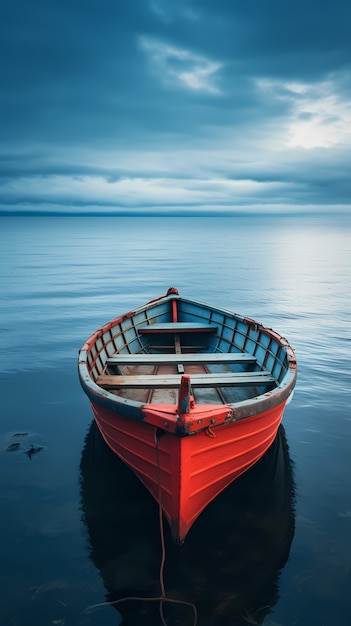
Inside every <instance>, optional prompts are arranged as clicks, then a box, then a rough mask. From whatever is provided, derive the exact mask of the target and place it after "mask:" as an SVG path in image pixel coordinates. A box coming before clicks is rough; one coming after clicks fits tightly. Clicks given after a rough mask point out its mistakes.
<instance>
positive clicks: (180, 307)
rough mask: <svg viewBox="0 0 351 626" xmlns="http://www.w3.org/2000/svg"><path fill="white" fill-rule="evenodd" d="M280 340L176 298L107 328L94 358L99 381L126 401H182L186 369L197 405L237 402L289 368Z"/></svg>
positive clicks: (94, 347) (223, 313)
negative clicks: (182, 384) (179, 393)
mask: <svg viewBox="0 0 351 626" xmlns="http://www.w3.org/2000/svg"><path fill="white" fill-rule="evenodd" d="M280 339H281V338H280V337H279V336H278V335H276V334H275V333H273V332H272V331H270V330H268V329H265V328H264V327H262V326H261V325H260V324H257V323H256V322H254V321H253V320H250V319H247V318H243V317H241V316H239V315H235V314H233V313H230V312H227V311H224V310H218V309H215V308H211V307H209V306H207V305H204V304H201V303H194V302H193V301H188V300H185V299H183V298H180V297H177V298H172V299H167V300H165V299H163V300H161V301H160V302H157V301H156V302H155V303H151V304H149V305H145V306H144V307H141V308H140V309H138V310H137V311H135V312H134V313H131V314H128V315H126V316H124V317H122V318H118V319H116V320H114V321H112V322H110V323H109V324H107V325H106V326H104V327H103V328H102V329H101V330H100V331H98V333H96V337H95V341H94V343H93V344H92V345H91V347H90V350H89V351H88V354H87V362H88V369H89V370H90V375H91V377H92V378H93V380H94V382H96V383H97V384H98V385H99V386H100V387H102V388H104V389H106V390H108V391H109V392H110V393H113V394H115V395H117V396H119V397H121V398H125V399H129V400H132V401H136V402H141V403H156V404H163V403H165V404H169V403H170V404H173V403H177V401H178V392H179V386H180V382H181V378H182V375H184V374H186V375H189V376H190V380H191V393H192V395H193V398H194V401H195V403H197V404H220V403H223V404H230V403H234V402H240V401H243V400H247V399H249V398H253V397H256V396H258V395H261V394H264V393H267V392H269V391H271V390H272V389H274V388H275V387H277V385H279V383H280V381H281V380H282V378H283V377H284V375H285V373H286V371H287V368H288V359H287V352H286V349H285V346H284V345H283V344H282V342H281V340H280Z"/></svg>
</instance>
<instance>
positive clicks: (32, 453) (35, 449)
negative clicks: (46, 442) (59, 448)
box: [25, 445, 43, 459]
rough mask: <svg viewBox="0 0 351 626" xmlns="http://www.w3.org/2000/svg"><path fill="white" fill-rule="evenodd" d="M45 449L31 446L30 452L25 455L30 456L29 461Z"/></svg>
mask: <svg viewBox="0 0 351 626" xmlns="http://www.w3.org/2000/svg"><path fill="white" fill-rule="evenodd" d="M42 449H43V446H33V445H32V446H31V447H30V448H29V450H27V451H26V452H25V454H26V455H27V456H28V458H29V459H32V456H34V455H35V454H38V452H40V450H42Z"/></svg>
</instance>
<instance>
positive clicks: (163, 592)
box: [84, 428, 197, 626]
mask: <svg viewBox="0 0 351 626" xmlns="http://www.w3.org/2000/svg"><path fill="white" fill-rule="evenodd" d="M154 439H155V449H156V459H157V482H158V503H159V505H158V513H159V524H160V539H161V563H160V573H159V579H160V587H161V595H160V596H156V597H155V598H145V597H142V596H128V597H125V598H120V599H119V600H112V601H111V602H99V603H98V604H91V605H90V606H87V607H86V608H85V609H84V612H88V611H90V610H92V609H97V608H99V607H101V606H115V605H117V604H121V603H122V602H130V601H138V602H159V603H160V606H159V612H160V618H161V622H162V626H167V622H166V620H165V617H164V614H163V604H164V603H167V602H168V603H170V604H182V605H183V606H188V607H190V608H191V609H192V610H193V613H194V625H193V626H197V609H196V606H195V604H193V603H192V602H186V601H185V600H176V599H175V598H168V597H167V596H166V590H165V584H164V567H165V562H166V546H165V537H164V528H163V514H162V490H161V467H160V457H159V447H158V442H159V436H158V433H157V429H156V428H155V432H154Z"/></svg>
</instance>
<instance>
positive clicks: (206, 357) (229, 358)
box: [107, 352, 256, 365]
mask: <svg viewBox="0 0 351 626" xmlns="http://www.w3.org/2000/svg"><path fill="white" fill-rule="evenodd" d="M179 363H182V364H191V365H196V364H198V363H199V364H203V363H209V364H211V363H256V358H255V357H254V356H253V355H252V354H247V353H244V352H208V353H206V352H198V353H192V354H189V353H182V354H180V353H177V354H144V353H142V354H118V355H115V356H112V357H110V358H109V359H107V364H108V365H132V364H133V365H170V364H172V365H174V364H175V365H177V364H179Z"/></svg>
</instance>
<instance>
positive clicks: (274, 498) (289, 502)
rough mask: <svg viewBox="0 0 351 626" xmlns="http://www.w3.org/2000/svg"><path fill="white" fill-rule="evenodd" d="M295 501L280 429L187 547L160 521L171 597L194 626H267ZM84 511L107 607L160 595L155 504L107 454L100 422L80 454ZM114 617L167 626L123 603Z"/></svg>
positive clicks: (143, 608) (175, 615) (174, 608)
mask: <svg viewBox="0 0 351 626" xmlns="http://www.w3.org/2000/svg"><path fill="white" fill-rule="evenodd" d="M294 502H295V498H294V479H293V468H292V462H291V459H290V456H289V449H288V444H287V441H286V436H285V431H284V428H283V426H280V428H279V430H278V434H277V437H276V439H275V440H274V442H273V444H272V445H271V447H270V448H269V450H268V451H267V452H266V454H265V455H264V456H263V457H262V458H261V460H260V461H258V463H256V465H255V466H253V467H252V468H251V469H250V470H249V471H248V472H246V474H244V475H243V476H241V477H240V478H239V479H237V480H236V481H235V482H234V483H232V484H231V485H229V487H227V488H226V489H225V490H224V491H223V492H222V493H221V494H220V495H219V496H218V497H217V498H216V499H215V500H214V501H213V502H211V504H209V505H208V507H207V508H206V509H205V511H204V512H203V513H202V514H201V515H200V517H199V518H198V519H197V520H196V522H195V523H194V526H193V527H192V529H191V530H190V532H189V534H188V536H187V538H186V541H185V543H184V544H183V545H182V546H181V547H177V546H175V545H174V543H173V541H172V538H171V535H170V531H169V528H168V524H166V523H164V525H163V528H164V537H165V546H166V562H165V569H164V583H165V589H166V595H167V597H170V598H175V599H178V600H183V601H186V602H189V603H193V604H194V605H195V606H196V609H197V616H198V619H197V624H198V626H217V625H218V626H222V625H223V626H224V625H226V626H227V625H234V626H244V625H245V624H246V625H247V624H248V623H251V624H261V623H262V621H263V619H264V618H265V616H266V615H267V614H268V613H269V612H270V611H271V609H272V607H273V606H274V605H275V604H276V602H277V600H278V598H279V590H278V585H279V574H280V571H281V569H282V568H283V567H284V565H285V563H286V561H287V559H288V556H289V551H290V546H291V542H292V539H293V535H294ZM81 506H82V511H83V520H84V523H85V525H86V529H87V533H88V537H89V543H90V549H91V552H90V558H91V560H92V561H93V563H94V565H95V566H96V567H97V569H98V570H99V572H100V575H101V576H102V579H103V581H104V585H105V588H106V591H107V596H106V599H105V600H106V602H111V601H115V600H118V599H121V598H124V597H128V596H134V597H135V596H142V597H145V598H147V597H155V596H159V595H160V594H161V589H160V578H159V575H160V562H161V541H160V526H159V510H158V505H157V504H156V502H155V501H154V500H153V499H152V498H151V497H150V494H149V493H148V491H147V490H146V489H145V488H144V486H143V485H142V484H141V483H140V481H139V480H138V479H137V478H136V476H135V475H134V474H133V472H132V471H131V470H130V469H129V468H128V467H127V466H126V465H125V464H124V463H123V462H122V461H120V460H119V459H118V457H117V456H116V455H114V454H113V453H112V452H111V451H110V449H109V448H108V447H107V445H106V444H105V442H104V440H103V439H102V437H101V435H100V433H99V431H98V429H97V427H96V424H95V422H93V423H92V424H91V427H90V429H89V432H88V434H87V437H86V441H85V445H84V449H83V452H82V458H81ZM96 610H97V611H104V610H105V611H106V610H111V609H107V608H99V609H96ZM116 610H118V612H119V613H120V614H121V615H122V616H123V620H122V624H123V626H135V624H138V625H139V626H141V625H143V626H149V625H150V626H158V624H160V623H161V621H160V615H159V604H158V602H156V601H155V602H149V601H135V600H134V601H126V602H123V603H121V604H118V605H117V606H116ZM163 614H164V616H165V620H166V622H167V626H178V625H179V626H180V625H182V626H186V625H188V624H189V625H191V624H193V623H194V614H193V613H192V610H191V607H189V606H184V605H181V604H171V603H164V604H163ZM101 618H102V616H101ZM101 623H102V622H101Z"/></svg>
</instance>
